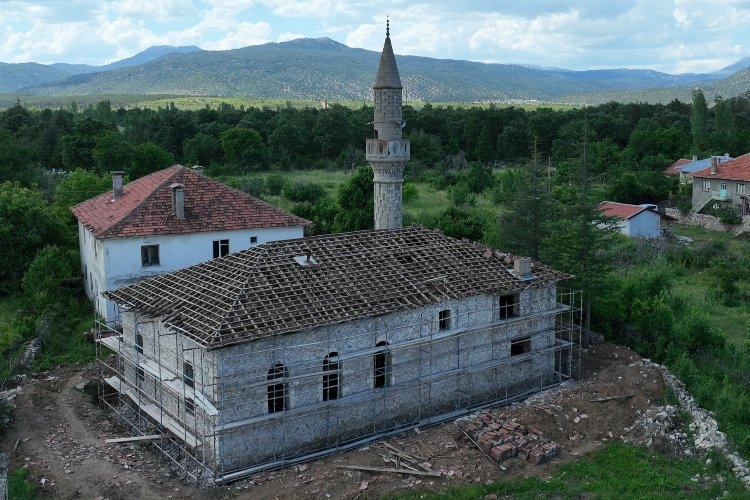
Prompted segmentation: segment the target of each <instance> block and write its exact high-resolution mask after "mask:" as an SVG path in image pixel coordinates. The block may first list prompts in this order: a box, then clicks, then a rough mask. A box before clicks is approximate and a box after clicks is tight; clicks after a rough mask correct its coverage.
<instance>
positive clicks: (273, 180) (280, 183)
mask: <svg viewBox="0 0 750 500" xmlns="http://www.w3.org/2000/svg"><path fill="white" fill-rule="evenodd" d="M285 184H286V178H285V177H284V176H283V175H281V174H271V175H269V176H268V177H266V192H267V193H268V194H269V195H271V196H279V195H280V194H281V191H282V190H283V189H284V185H285Z"/></svg>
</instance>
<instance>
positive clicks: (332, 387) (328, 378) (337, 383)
mask: <svg viewBox="0 0 750 500" xmlns="http://www.w3.org/2000/svg"><path fill="white" fill-rule="evenodd" d="M338 356H339V353H338V352H336V351H332V352H329V353H328V355H326V357H325V358H324V359H323V401H334V400H336V399H341V396H342V392H343V391H342V390H341V363H340V362H339V361H338V360H336V361H331V358H338ZM328 372H332V373H328Z"/></svg>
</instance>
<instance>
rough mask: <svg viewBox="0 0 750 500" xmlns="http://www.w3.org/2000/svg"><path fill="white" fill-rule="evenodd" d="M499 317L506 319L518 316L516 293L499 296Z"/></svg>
mask: <svg viewBox="0 0 750 500" xmlns="http://www.w3.org/2000/svg"><path fill="white" fill-rule="evenodd" d="M499 305H500V319H508V318H512V317H514V316H518V310H517V306H518V295H517V294H508V295H501V296H500V302H499Z"/></svg>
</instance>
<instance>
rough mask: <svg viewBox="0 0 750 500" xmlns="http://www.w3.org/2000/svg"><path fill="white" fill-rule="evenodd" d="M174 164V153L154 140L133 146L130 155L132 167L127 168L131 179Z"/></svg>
mask: <svg viewBox="0 0 750 500" xmlns="http://www.w3.org/2000/svg"><path fill="white" fill-rule="evenodd" d="M172 165H174V155H173V154H172V153H170V152H169V151H166V150H164V149H162V148H161V147H159V146H157V145H156V144H154V143H153V142H146V143H143V144H138V145H136V146H134V147H133V151H132V156H131V157H130V168H128V169H127V170H125V171H126V172H127V173H128V174H129V175H130V178H131V179H137V178H138V177H143V176H144V175H148V174H150V173H152V172H156V171H157V170H161V169H163V168H167V167H170V166H172Z"/></svg>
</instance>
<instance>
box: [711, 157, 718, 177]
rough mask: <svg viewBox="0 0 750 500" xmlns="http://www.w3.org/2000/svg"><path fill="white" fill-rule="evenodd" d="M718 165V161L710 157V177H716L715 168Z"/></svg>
mask: <svg viewBox="0 0 750 500" xmlns="http://www.w3.org/2000/svg"><path fill="white" fill-rule="evenodd" d="M718 164H719V159H718V158H717V157H716V156H712V157H711V175H716V167H717V166H718Z"/></svg>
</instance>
